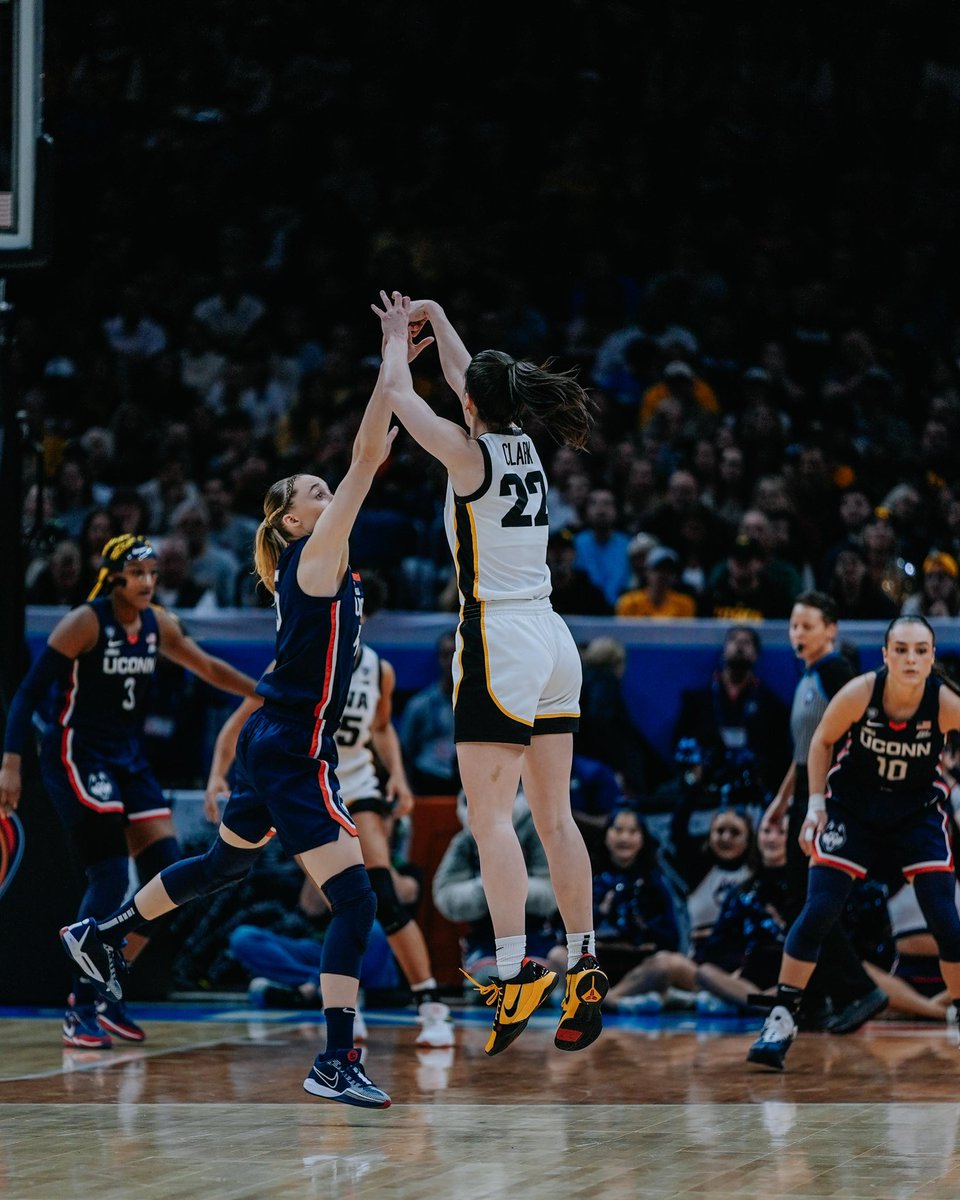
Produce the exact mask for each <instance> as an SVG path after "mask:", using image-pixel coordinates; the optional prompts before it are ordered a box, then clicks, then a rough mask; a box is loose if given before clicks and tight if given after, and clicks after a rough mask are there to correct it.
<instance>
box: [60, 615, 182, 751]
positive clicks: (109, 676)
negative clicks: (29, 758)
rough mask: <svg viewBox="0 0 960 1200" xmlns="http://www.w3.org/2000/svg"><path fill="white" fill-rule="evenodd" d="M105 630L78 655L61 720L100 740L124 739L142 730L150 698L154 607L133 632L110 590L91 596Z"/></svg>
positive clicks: (155, 645) (155, 646) (156, 644)
mask: <svg viewBox="0 0 960 1200" xmlns="http://www.w3.org/2000/svg"><path fill="white" fill-rule="evenodd" d="M89 603H90V607H91V608H92V609H93V611H94V613H96V617H97V621H98V623H99V625H100V631H99V634H98V637H97V644H96V645H95V646H94V648H93V649H92V650H91V651H90V652H89V653H88V654H80V655H78V656H77V658H76V659H75V660H74V663H73V670H72V671H71V672H70V677H69V680H68V682H67V685H66V688H65V689H64V692H63V694H62V695H61V696H59V697H58V699H57V707H56V714H57V722H58V724H60V725H61V726H62V727H63V728H64V729H75V730H77V732H78V733H82V734H85V735H87V736H89V737H93V738H96V739H98V740H107V741H120V740H122V739H124V738H129V737H132V736H135V735H137V734H139V733H140V729H141V726H142V724H143V715H144V714H143V709H144V702H145V700H146V697H147V694H148V692H149V690H150V685H151V683H152V681H153V675H154V672H155V671H156V669H157V658H158V656H159V652H160V632H159V627H158V625H157V617H156V614H155V613H154V611H153V609H152V608H146V609H144V610H143V612H142V613H141V615H140V630H139V632H138V633H137V635H136V637H128V635H127V632H126V630H125V629H124V628H123V626H122V625H120V624H119V623H118V621H117V618H116V616H115V615H114V611H113V604H112V603H111V601H110V597H109V596H103V597H101V598H100V599H98V600H91V601H90V602H89Z"/></svg>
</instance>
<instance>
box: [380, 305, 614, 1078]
mask: <svg viewBox="0 0 960 1200" xmlns="http://www.w3.org/2000/svg"><path fill="white" fill-rule="evenodd" d="M374 311H375V312H377V313H378V315H379V316H380V321H381V327H382V330H383V334H384V337H385V339H386V344H385V348H384V386H385V388H386V390H387V394H388V397H389V401H390V404H391V405H392V407H393V410H394V412H395V413H396V415H397V417H398V418H399V420H400V421H402V422H403V425H404V427H405V428H406V429H407V431H408V432H409V433H410V435H411V436H412V437H413V438H414V439H415V440H416V441H417V442H419V443H420V445H421V446H423V448H424V449H425V450H427V451H428V452H429V453H431V454H432V455H433V456H434V457H435V458H437V459H438V460H439V461H440V462H441V463H442V464H443V465H444V466H445V467H446V469H447V474H448V486H447V501H446V509H445V517H446V525H447V537H448V540H449V542H450V548H451V552H452V554H453V558H454V563H455V565H456V570H457V584H458V587H459V591H460V596H461V601H462V604H461V611H460V624H459V627H458V630H457V653H456V657H455V660H454V666H453V671H454V698H453V704H454V740H455V741H456V744H457V758H458V762H459V765H460V777H461V780H462V782H463V787H464V791H465V792H466V795H467V804H468V807H469V811H470V828H471V830H472V831H473V834H474V836H475V838H476V841H477V847H478V850H479V853H480V867H481V876H482V880H483V887H484V892H485V895H486V898H487V903H488V906H489V909H490V915H491V918H492V920H493V926H494V932H495V935H496V950H497V969H498V973H499V979H497V980H494V981H492V982H491V983H490V984H488V985H484V986H480V985H477V986H478V988H479V990H480V992H481V994H482V995H483V996H484V997H485V999H486V1000H487V1003H488V1004H490V1005H491V1006H492V1005H496V1008H495V1013H494V1019H493V1029H492V1030H491V1033H490V1036H489V1038H488V1040H487V1043H486V1046H485V1051H486V1053H487V1054H488V1055H493V1054H499V1053H501V1051H503V1050H505V1049H506V1048H507V1047H508V1046H509V1045H510V1044H511V1042H512V1041H513V1040H514V1039H515V1038H516V1037H517V1036H518V1034H520V1033H521V1032H522V1031H523V1029H524V1028H525V1027H526V1025H527V1022H528V1021H529V1019H530V1017H531V1016H532V1015H533V1013H534V1012H535V1011H536V1010H537V1009H538V1008H539V1007H540V1005H542V1004H543V1003H544V1001H545V1000H546V999H547V997H548V996H549V994H550V992H551V991H552V990H553V988H554V987H555V985H556V983H557V977H556V974H555V973H554V972H553V971H549V970H547V969H545V968H544V967H541V966H539V965H538V964H537V963H535V962H534V961H533V960H532V959H530V958H527V957H526V937H525V932H524V931H525V929H526V913H525V902H526V890H527V888H526V879H527V875H526V867H525V863H524V857H523V851H522V850H521V847H520V843H519V841H518V839H517V834H516V830H515V829H514V825H513V819H512V818H513V804H514V800H515V798H516V795H517V788H518V786H519V784H520V782H521V780H522V783H523V790H524V794H525V795H526V797H527V800H528V802H529V804H530V810H531V812H532V814H533V819H534V823H535V825H536V828H537V833H538V835H539V837H540V840H541V842H542V843H543V846H544V849H545V851H546V854H547V861H548V863H549V867H550V879H551V881H552V883H553V887H554V891H555V893H556V897H557V903H558V906H559V909H560V914H561V916H562V918H563V923H564V927H565V929H566V934H567V958H568V964H569V966H568V971H567V977H566V990H565V995H564V999H563V1009H562V1014H561V1018H560V1023H559V1026H558V1028H557V1032H556V1036H555V1039H554V1042H555V1045H556V1046H557V1047H558V1048H559V1049H561V1050H580V1049H583V1048H584V1047H585V1046H589V1045H590V1044H591V1043H592V1042H594V1041H595V1040H596V1039H597V1038H598V1037H599V1035H600V1031H601V1015H600V1003H601V1001H602V999H603V997H604V995H605V994H606V991H607V986H608V981H607V977H606V975H605V974H604V972H603V971H602V970H601V969H600V966H599V964H598V962H597V959H596V957H595V950H596V946H595V936H594V930H593V901H592V877H591V870H590V859H589V857H588V855H587V850H586V846H585V845H584V842H583V838H582V836H581V834H580V831H579V829H578V828H577V825H576V824H575V822H574V820H573V815H572V812H571V807H570V771H571V764H572V758H573V731H574V730H575V729H576V728H577V724H578V719H579V712H580V706H579V699H580V686H581V669H580V657H579V654H578V653H577V648H576V644H575V642H574V640H573V637H572V636H571V634H570V631H569V629H568V628H567V626H566V625H565V624H564V621H563V619H562V618H561V617H560V616H558V615H557V614H556V613H555V612H554V610H553V607H552V606H551V604H550V599H549V597H550V571H549V569H548V567H547V561H546V558H547V538H548V533H549V529H548V515H547V480H546V475H545V473H544V470H543V465H542V463H541V461H540V457H539V455H538V453H537V449H536V446H535V445H534V443H533V441H532V439H531V438H530V436H529V434H528V433H527V432H525V430H524V429H523V427H522V426H521V424H520V422H521V420H523V419H524V418H526V417H527V416H529V417H531V418H535V419H540V420H541V421H542V422H543V424H544V426H545V427H546V428H547V429H549V430H550V431H551V433H552V434H553V435H554V437H555V438H556V439H557V440H558V441H561V442H564V443H566V444H567V445H571V446H575V447H583V446H584V445H585V443H586V440H587V436H588V433H589V429H590V423H591V402H590V400H589V397H588V396H587V394H586V392H585V391H584V390H583V388H581V387H580V385H579V384H578V383H577V382H576V380H575V379H574V378H573V377H572V376H571V375H569V374H561V373H556V372H551V371H548V370H546V369H543V368H541V367H537V366H534V364H533V363H527V362H517V361H515V360H514V359H513V358H511V356H510V355H508V354H504V353H502V352H501V351H498V350H484V351H483V352H481V353H480V354H477V355H476V356H475V357H471V355H470V353H469V351H468V350H467V349H466V347H465V346H464V344H463V342H462V341H461V340H460V337H459V336H458V334H457V333H456V331H455V330H454V328H453V326H452V325H451V324H450V322H449V321H448V320H447V318H446V316H445V314H444V312H443V309H442V308H441V307H440V306H439V305H438V304H435V303H434V302H432V301H416V302H411V301H410V300H409V299H407V298H406V297H396V296H395V297H394V299H393V300H391V301H390V302H388V303H387V304H386V305H385V306H384V308H383V309H382V310H379V309H376V308H375V309H374ZM427 320H429V322H430V325H431V328H432V331H433V334H434V336H435V338H436V342H437V347H438V349H439V352H440V363H441V366H442V369H443V373H444V377H445V378H446V380H447V383H448V384H449V385H450V387H451V388H453V390H454V392H455V393H456V394H457V396H459V398H460V402H461V404H462V407H463V415H464V420H465V422H466V429H464V428H463V427H461V426H459V425H457V424H454V423H453V422H452V421H447V420H445V419H444V418H442V417H439V416H437V415H436V414H435V413H434V412H433V411H432V410H431V409H430V407H429V405H428V404H427V403H426V402H425V401H424V400H423V399H422V398H421V397H420V396H418V395H417V393H416V392H415V391H414V389H413V383H412V379H411V375H410V368H409V352H408V349H407V343H408V340H409V339H410V338H412V337H413V336H415V335H416V334H417V333H418V332H419V330H420V328H421V327H422V325H423V323H424V322H425V321H427ZM431 340H432V339H431Z"/></svg>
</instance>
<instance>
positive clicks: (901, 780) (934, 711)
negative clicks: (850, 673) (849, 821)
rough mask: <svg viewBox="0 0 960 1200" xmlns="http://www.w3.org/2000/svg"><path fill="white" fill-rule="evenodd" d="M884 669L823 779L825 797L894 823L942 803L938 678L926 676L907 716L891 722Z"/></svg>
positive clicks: (943, 796)
mask: <svg viewBox="0 0 960 1200" xmlns="http://www.w3.org/2000/svg"><path fill="white" fill-rule="evenodd" d="M886 681H887V668H886V667H881V668H880V670H879V671H877V674H876V679H875V680H874V684H873V693H872V694H871V696H870V703H869V704H868V705H867V709H866V712H865V713H864V714H863V716H862V717H861V718H860V720H859V721H855V722H854V723H853V725H851V727H850V731H849V732H848V734H847V736H846V740H845V741H844V743H843V745H842V747H841V749H840V751H839V752H838V754H837V757H836V760H835V762H834V765H833V767H832V768H831V769H830V773H829V774H828V776H827V789H828V794H829V795H831V796H832V797H833V798H834V799H836V800H838V801H839V802H840V803H841V804H843V805H845V806H846V807H850V808H852V807H858V808H860V807H863V806H866V809H865V815H866V814H868V815H871V816H876V817H878V818H881V819H887V818H890V819H896V818H897V817H898V816H905V815H907V814H909V813H910V812H911V811H914V810H916V809H918V808H924V807H926V806H927V805H929V804H934V803H936V802H937V801H938V800H943V799H944V798H945V797H946V796H947V795H948V794H949V789H948V788H947V785H946V783H945V782H944V779H943V776H942V775H941V774H940V752H941V751H942V750H943V742H944V738H943V734H942V733H941V732H940V687H941V683H940V680H939V679H937V678H936V677H934V676H933V675H931V676H930V677H929V678H928V679H927V681H926V684H925V686H924V689H923V695H922V696H921V698H920V703H919V705H918V706H917V710H916V712H915V713H914V714H913V716H912V717H908V718H907V720H905V721H891V720H890V718H889V717H888V716H887V714H886V712H885V711H884V708H883V687H884V684H885V683H886Z"/></svg>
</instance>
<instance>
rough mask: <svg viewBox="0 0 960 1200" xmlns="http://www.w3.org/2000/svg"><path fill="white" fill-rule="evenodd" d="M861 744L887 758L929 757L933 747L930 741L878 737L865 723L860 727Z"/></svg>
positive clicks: (873, 752) (872, 752)
mask: <svg viewBox="0 0 960 1200" xmlns="http://www.w3.org/2000/svg"><path fill="white" fill-rule="evenodd" d="M860 745H861V746H863V747H864V749H866V750H869V751H870V753H871V754H880V755H882V756H883V757H885V758H929V757H930V751H931V748H932V745H931V743H930V742H901V741H895V740H890V739H888V738H882V737H877V735H876V734H875V733H874V732H873V730H872V729H868V728H867V726H865V725H863V726H861V728H860Z"/></svg>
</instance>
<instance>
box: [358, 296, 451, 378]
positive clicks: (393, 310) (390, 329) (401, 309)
mask: <svg viewBox="0 0 960 1200" xmlns="http://www.w3.org/2000/svg"><path fill="white" fill-rule="evenodd" d="M380 299H381V301H382V302H383V308H382V309H380V308H377V306H376V305H375V304H371V305H370V308H371V309H372V310H373V312H375V313H376V314H377V316H378V317H379V318H380V328H381V329H382V330H383V345H382V346H381V353H382V352H383V350H384V349H385V348H386V343H387V339H388V338H389V337H391V336H392V337H399V336H400V334H401V333H402V334H403V336H404V337H405V338H406V342H407V362H408V363H412V362H413V360H414V359H415V358H417V356H418V355H419V354H420V353H421V352H422V351H424V350H426V348H427V347H428V346H432V345H433V343H434V341H435V339H434V338H432V337H425V338H421V339H420V341H419V342H415V341H414V340H413V339H414V338H415V337H416V336H417V334H418V333H419V332H420V330H421V329H422V328H423V326H424V323H425V321H426V317H425V316H419V317H417V318H416V319H413V318H411V309H410V297H409V296H403V295H401V294H400V292H392V293H391V294H390V295H389V296H388V295H387V293H386V292H385V291H383V290H381V292H380Z"/></svg>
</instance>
